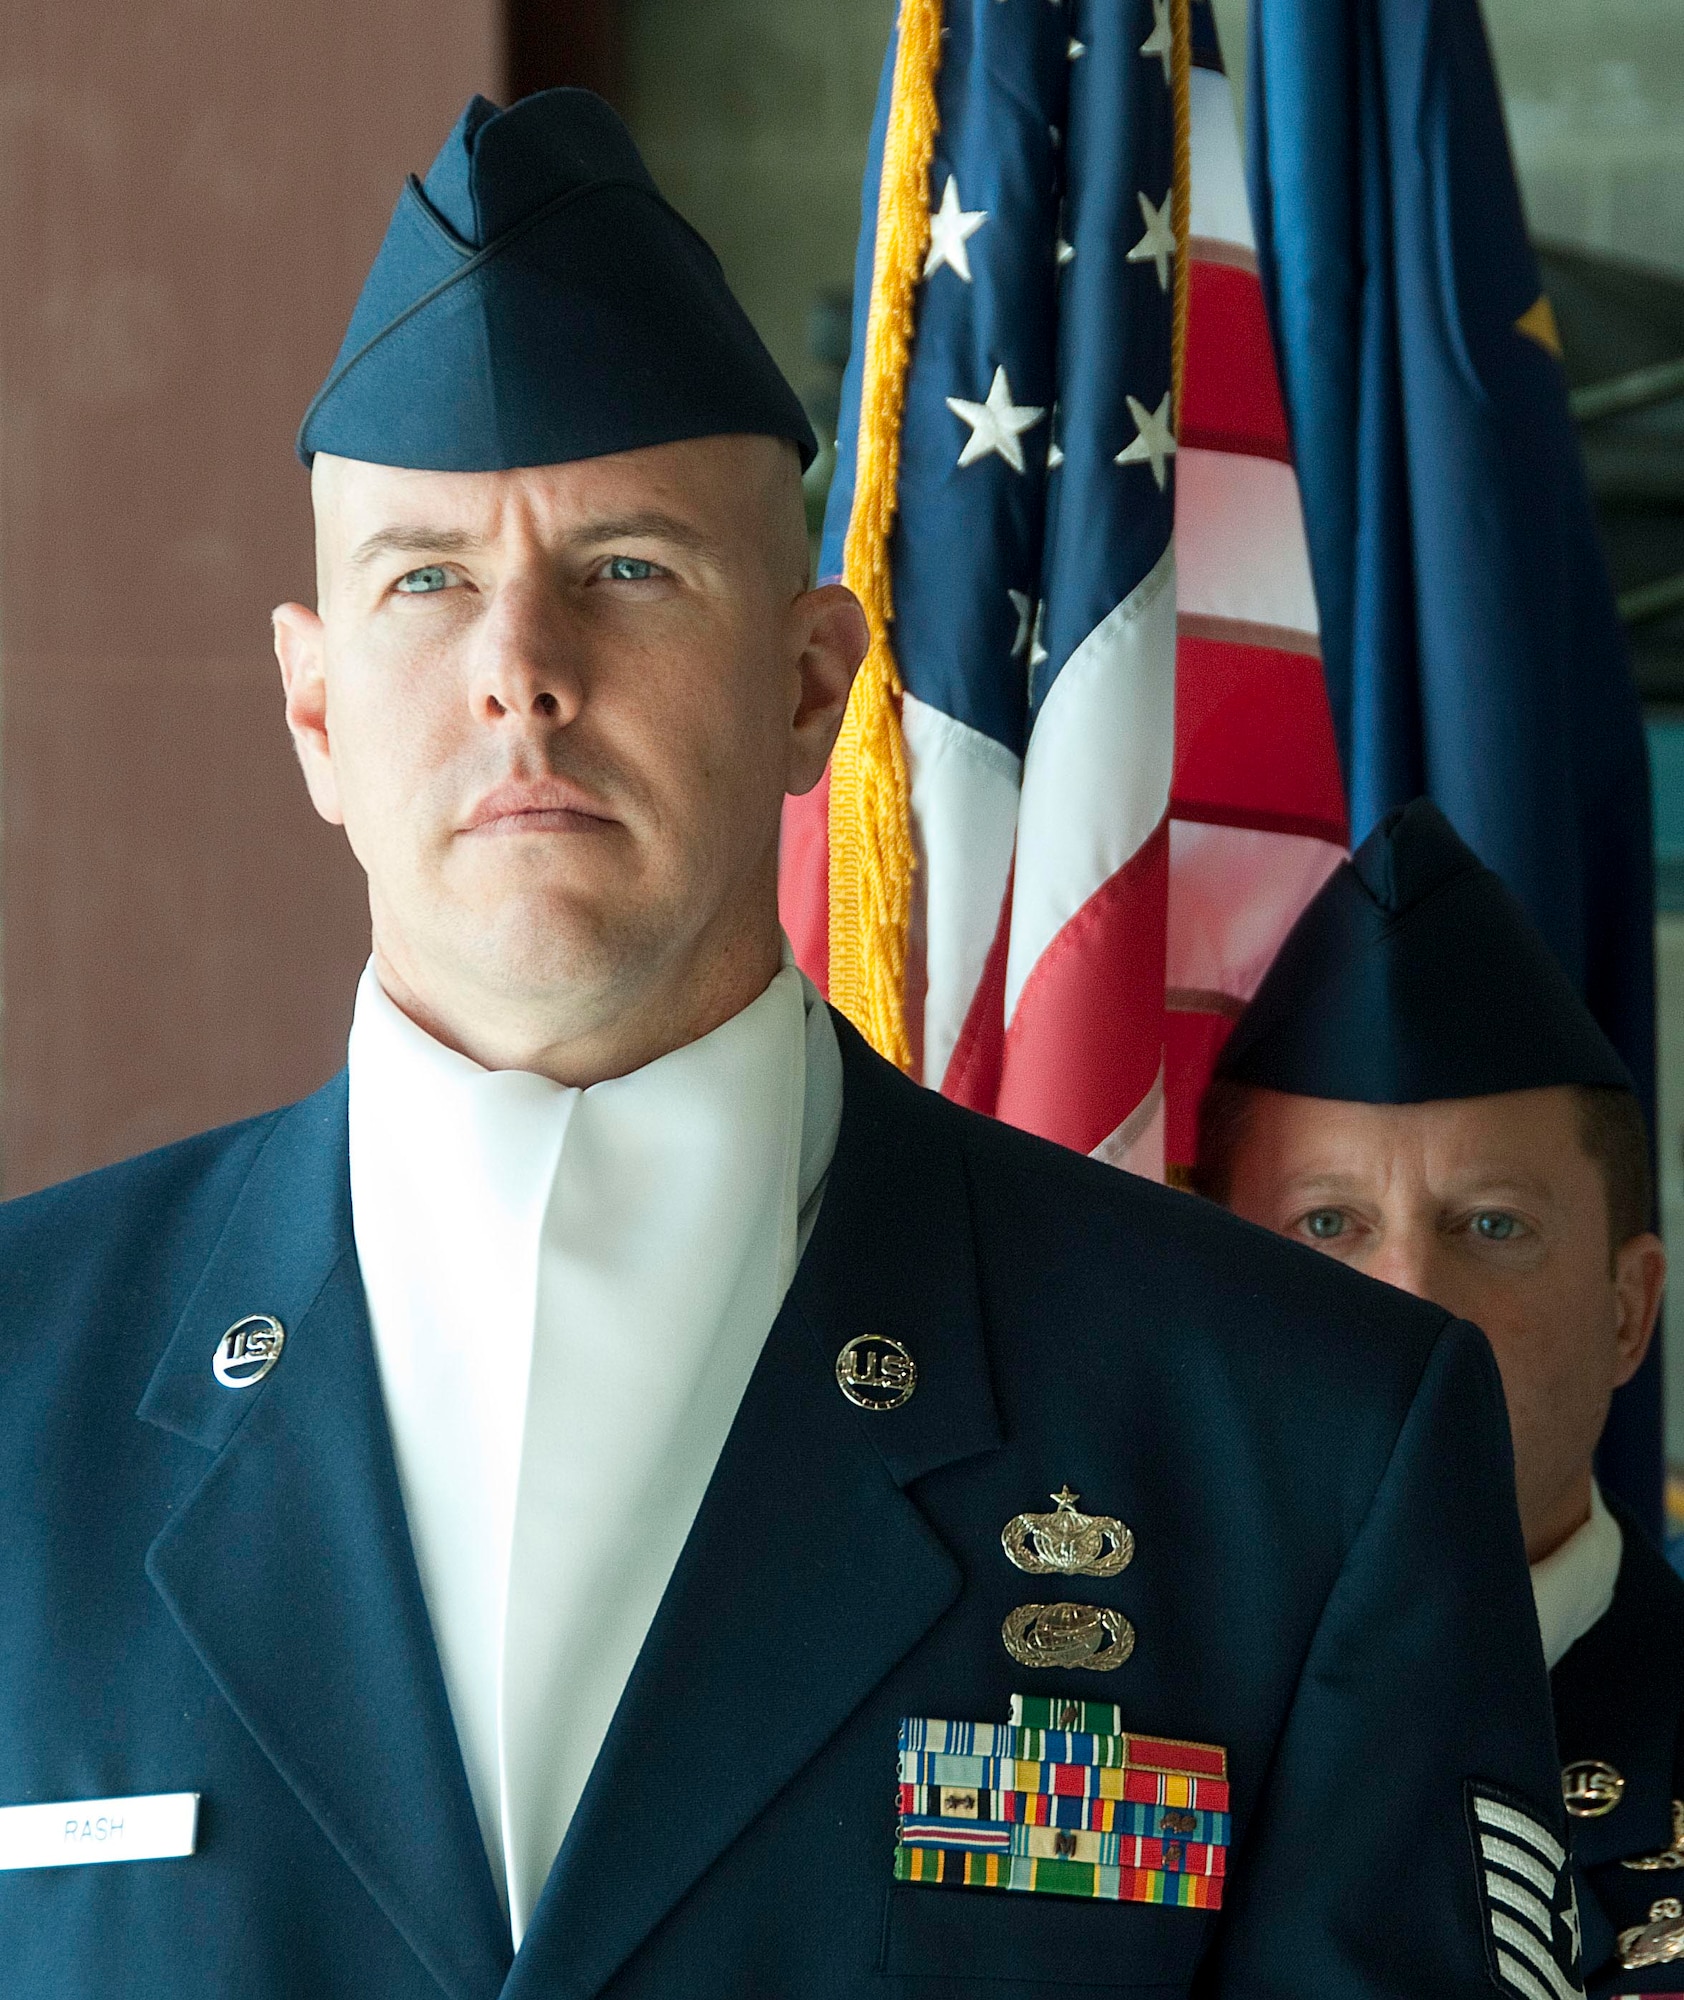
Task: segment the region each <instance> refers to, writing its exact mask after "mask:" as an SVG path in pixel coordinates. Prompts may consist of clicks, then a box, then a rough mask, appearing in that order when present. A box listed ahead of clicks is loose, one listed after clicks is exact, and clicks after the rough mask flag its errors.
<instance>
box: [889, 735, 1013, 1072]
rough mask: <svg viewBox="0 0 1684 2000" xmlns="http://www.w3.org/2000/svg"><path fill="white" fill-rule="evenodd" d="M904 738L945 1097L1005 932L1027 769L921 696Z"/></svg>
mask: <svg viewBox="0 0 1684 2000" xmlns="http://www.w3.org/2000/svg"><path fill="white" fill-rule="evenodd" d="M901 733H902V735H903V736H904V738H905V740H906V761H907V765H908V767H909V770H910V775H911V780H912V825H913V839H914V842H915V843H916V846H917V860H918V866H917V872H916V873H915V874H914V876H913V885H912V886H913V895H914V896H915V897H916V899H917V916H916V917H915V922H917V921H918V919H921V920H922V921H921V925H920V928H921V930H922V933H923V938H924V976H925V982H926V987H925V995H924V1062H923V1072H922V1073H923V1079H924V1082H925V1083H927V1084H929V1085H930V1086H931V1088H932V1089H939V1088H940V1086H941V1082H942V1079H943V1078H944V1077H945V1076H946V1074H947V1065H948V1063H949V1061H950V1060H951V1058H952V1055H953V1045H954V1043H955V1042H957V1041H958V1039H959V1032H960V1030H961V1029H962V1028H963V1027H964V1025H965V1016H966V1015H967V1014H968V1013H969V1012H970V1006H971V1000H972V998H973V996H974V995H975V993H976V989H977V982H978V981H979V980H980V979H981V977H982V969H983V966H984V964H985V963H986V962H987V958H988V948H989V946H990V945H991V944H992V943H993V942H994V933H995V932H996V931H997V930H998V929H999V925H1000V903H1001V899H1002V898H1003V897H1004V895H1005V893H1006V881H1007V878H1008V877H1009V875H1010V873H1011V866H1012V842H1013V841H1014V840H1015V838H1016V836H1017V796H1018V784H1019V780H1020V778H1021V776H1022V766H1021V764H1020V763H1019V762H1018V760H1017V758H1016V757H1014V756H1013V755H1012V753H1011V752H1010V751H1009V750H1008V749H1007V748H1006V747H1005V745H1004V744H1003V743H996V742H995V740H994V739H993V737H992V736H985V735H983V733H982V731H981V730H979V729H971V728H969V727H967V725H966V724H964V723H963V722H958V721H955V720H954V718H953V717H952V716H951V715H948V714H945V713H944V712H943V711H942V710H941V709H939V708H932V707H930V706H929V705H928V704H927V703H925V702H921V701H919V700H917V699H916V697H915V696H913V695H907V696H906V697H905V698H904V699H903V701H902V703H901Z"/></svg>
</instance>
